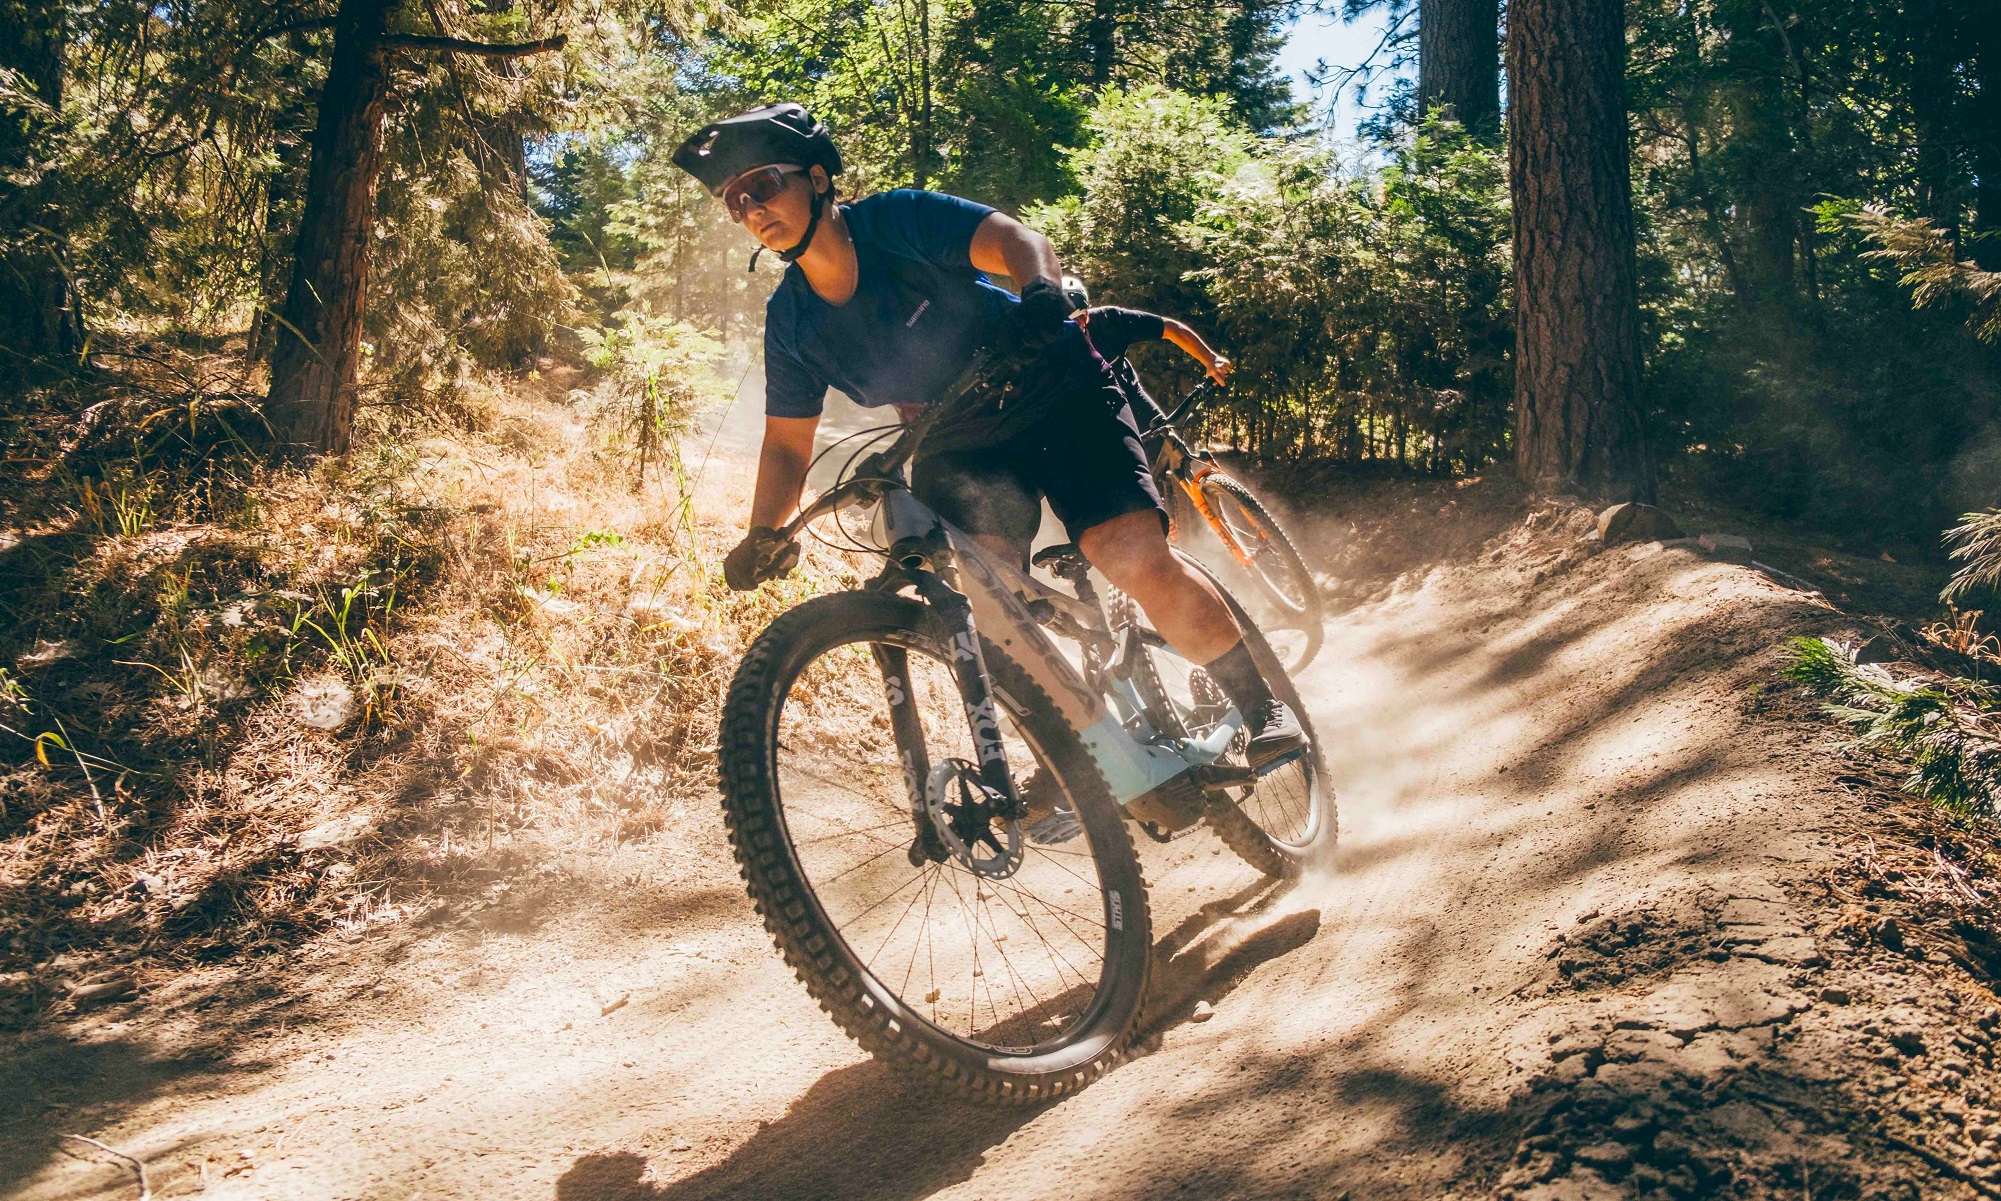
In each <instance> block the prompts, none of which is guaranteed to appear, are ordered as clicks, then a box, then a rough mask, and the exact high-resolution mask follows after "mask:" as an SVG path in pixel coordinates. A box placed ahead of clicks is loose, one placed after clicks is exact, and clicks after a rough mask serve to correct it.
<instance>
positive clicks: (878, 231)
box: [857, 188, 994, 271]
mask: <svg viewBox="0 0 2001 1201" xmlns="http://www.w3.org/2000/svg"><path fill="white" fill-rule="evenodd" d="M862 204H863V205H866V206H868V209H869V213H868V218H869V232H870V234H871V235H872V236H873V237H874V239H875V241H876V244H877V245H878V246H881V247H882V248H883V249H884V250H887V251H889V252H890V253H891V254H896V255H901V256H902V257H904V258H909V259H916V260H918V261H919V262H925V263H936V264H938V265H940V266H943V267H957V268H960V269H962V270H966V271H971V270H972V269H973V231H974V230H976V229H978V228H979V227H980V222H982V221H985V220H986V219H987V217H988V216H989V215H991V214H992V213H993V211H994V210H993V209H990V208H988V207H987V206H986V205H984V204H975V203H973V202H972V201H970V200H962V199H960V198H959V197H957V196H947V195H945V194H944V193H943V192H920V191H917V190H915V189H914V188H899V189H897V190H896V191H894V192H884V193H882V194H881V195H879V196H872V197H870V198H869V199H867V200H865V201H863V202H862ZM857 207H860V206H859V205H858V206H857Z"/></svg>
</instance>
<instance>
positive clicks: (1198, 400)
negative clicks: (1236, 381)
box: [1146, 379, 1224, 436]
mask: <svg viewBox="0 0 2001 1201" xmlns="http://www.w3.org/2000/svg"><path fill="white" fill-rule="evenodd" d="M1223 388H1224V385H1222V384H1219V383H1217V382H1216V381H1215V380H1213V379H1204V380H1203V381H1202V382H1201V383H1199V384H1197V385H1195V386H1194V387H1193V388H1190V389H1189V390H1188V395H1186V396H1184V397H1182V398H1181V403H1180V404H1178V405H1175V406H1174V411H1173V412H1171V413H1168V414H1167V415H1165V416H1163V417H1162V418H1161V419H1160V420H1159V421H1156V422H1154V424H1153V427H1152V428H1151V429H1149V430H1147V431H1146V432H1147V434H1148V435H1149V436H1150V435H1153V434H1157V433H1160V432H1161V431H1162V430H1164V429H1167V428H1168V427H1170V426H1174V425H1179V424H1180V423H1181V422H1182V421H1183V420H1184V419H1185V418H1187V417H1189V416H1190V415H1192V414H1193V413H1194V412H1195V410H1197V409H1199V408H1201V407H1202V406H1203V405H1205V404H1207V403H1208V402H1209V400H1210V399H1211V398H1212V397H1215V396H1217V395H1219V394H1221V393H1222V391H1223Z"/></svg>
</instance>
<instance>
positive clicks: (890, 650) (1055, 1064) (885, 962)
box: [721, 592, 1150, 1103]
mask: <svg viewBox="0 0 2001 1201" xmlns="http://www.w3.org/2000/svg"><path fill="white" fill-rule="evenodd" d="M948 644H949V638H948V636H947V631H946V630H945V628H944V626H943V623H942V622H941V621H940V619H939V618H938V616H937V614H936V613H935V611H933V610H931V609H930V608H929V607H927V606H925V605H923V604H920V603H919V602H917V601H914V600H910V599H907V598H904V597H898V596H890V595H886V594H882V593H868V592H852V593H841V594H836V595H832V596H825V597H819V598H816V599H814V600H810V601H808V602H806V603H805V604H803V605H801V606H799V607H798V608H796V609H794V610H792V611H791V612H789V613H786V614H785V615H783V616H782V617H780V618H779V619H778V620H777V621H775V622H773V623H772V625H771V627H770V628H769V629H767V630H766V631H765V632H764V634H763V635H761V636H760V637H759V638H758V640H757V642H756V643H755V644H753V646H752V647H751V649H750V652H749V653H748V654H747V655H746V656H745V658H744V662H743V665H742V667H741V668H739V670H738V672H737V676H736V679H735V681H734V682H733V683H732V685H731V688H730V695H729V701H728V704H727V706H726V708H725V712H724V717H723V726H722V736H721V743H722V749H723V763H722V768H723V804H724V813H725V816H726V818H727V819H728V823H729V828H730V839H731V843H732V846H733V848H734V850H735V852H736V857H737V860H738V862H739V864H740V865H741V866H742V868H743V875H744V880H745V882H746V884H747V886H748V888H749V891H750V895H751V899H752V900H753V901H754V902H756V904H757V908H758V912H759V913H760V914H761V915H762V916H763V918H764V923H765V927H766V928H767V929H768V930H769V931H770V932H771V935H772V937H773V939H774V940H775V941H776V943H777V945H778V949H779V951H780V953H781V954H783V955H784V957H785V959H786V962H787V963H789V964H790V965H791V966H792V968H793V970H794V971H795V972H796V973H797V974H798V976H799V978H800V980H801V981H802V982H803V983H804V984H805V985H806V987H807V990H808V991H809V992H811V993H812V995H813V996H814V998H815V999H816V1000H818V1001H819V1003H820V1005H821V1007H822V1008H823V1009H825V1010H826V1011H827V1012H828V1014H829V1015H830V1016H832V1017H833V1019H834V1020H835V1022H836V1023H838V1024H839V1025H840V1026H841V1027H842V1029H844V1030H845V1031H846V1032H847V1033H848V1035H849V1036H850V1037H852V1038H854V1039H855V1041H856V1042H858V1043H860V1044H861V1045H862V1046H863V1047H865V1048H867V1049H868V1050H869V1051H870V1052H871V1053H873V1054H874V1055H876V1056H877V1057H878V1058H881V1059H883V1060H885V1061H887V1062H889V1063H891V1064H892V1065H894V1066H896V1067H898V1068H901V1069H904V1070H906V1071H909V1072H912V1073H914V1074H916V1075H917V1076H919V1077H920V1078H922V1079H923V1080H925V1081H926V1082H928V1083H930V1084H933V1085H936V1086H940V1087H942V1088H945V1089H947V1090H949V1091H952V1092H956V1093H959V1094H962V1095H965V1096H969V1097H972V1098H974V1099H978V1100H982V1101H990V1102H996V1103H1012V1102H1029V1101H1035V1100H1040V1099H1044V1098H1048V1097H1053V1096H1057V1095H1059V1094H1062V1093H1066V1092H1069V1091H1072V1090H1074V1089H1076V1088H1079V1087H1082V1086H1083V1085H1085V1084H1088V1083H1089V1082H1090V1081H1091V1080H1093V1079H1095V1078H1096V1077H1098V1076H1099V1075H1101V1074H1103V1072H1105V1071H1106V1070H1107V1069H1108V1068H1110V1067H1111V1066H1112V1065H1113V1064H1115V1063H1116V1062H1117V1061H1118V1059H1119V1058H1120V1057H1121V1056H1122V1055H1123V1053H1124V1051H1125V1049H1126V1047H1127V1045H1128V1043H1129V1042H1130V1040H1131V1038H1132V1036H1133V1032H1134V1029H1135V1027H1136V1025H1137V1022H1138V1017H1139V1012H1140V1005H1141V1002H1142V1000H1143V998H1144V994H1145V991H1146V984H1147V975H1148V971H1149V965H1150V945H1149V940H1150V931H1149V923H1148V911H1147V902H1146V892H1145V885H1144V882H1143V881H1142V880H1141V878H1140V870H1139V864H1138V860H1137V858H1136V857H1135V855H1134V853H1133V846H1132V842H1131V839H1130V837H1129V836H1128V834H1127V833H1126V830H1125V828H1124V825H1123V822H1122V820H1121V814H1120V811H1119V809H1118V806H1117V805H1116V803H1114V801H1113V800H1112V797H1111V794H1110V792H1109V790H1108V789H1107V787H1106V785H1105V782H1104V779H1103V777H1102V776H1101V775H1100V774H1099V772H1098V769H1097V767H1096V765H1095V764H1094V763H1093V762H1092V761H1091V759H1090V757H1089V755H1088V754H1087V753H1086V752H1085V750H1084V747H1083V745H1082V743H1081V742H1080V741H1079V739H1078V736H1077V734H1076V732H1075V731H1073V730H1071V729H1070V728H1069V727H1068V726H1067V725H1066V724H1065V723H1063V722H1062V720H1061V719H1060V718H1058V717H1057V716H1056V710H1055V708H1054V706H1053V705H1052V704H1050V702H1049V700H1048V698H1047V697H1046V696H1044V695H1043V694H1042V692H1041V690H1040V689H1039V688H1038V687H1037V686H1036V685H1035V684H1034V683H1033V682H1032V681H1031V680H1030V679H1029V677H1028V676H1027V674H1026V673H1025V672H1024V671H1022V670H1021V668H1020V667H1019V666H1018V665H1016V664H1015V663H1014V662H1013V661H1012V660H1011V659H1009V658H1008V657H1007V656H1006V655H1005V654H1004V653H1002V652H1001V651H1000V650H999V649H998V648H996V647H994V646H992V645H991V644H988V645H987V646H986V647H985V648H984V650H985V655H986V662H987V668H988V673H989V676H990V677H991V679H992V683H993V686H994V695H995V698H996V702H997V703H996V708H997V710H998V711H999V713H1000V716H1001V729H1002V737H1003V739H1004V741H1005V743H1006V745H1007V747H1008V749H1009V754H1010V758H1011V759H1012V760H1013V762H1011V763H1010V769H1011V771H1012V773H1013V776H1014V779H1015V780H1016V781H1017V784H1019V783H1020V782H1021V781H1024V780H1026V779H1027V778H1028V777H1029V776H1030V775H1031V773H1034V772H1036V771H1037V770H1038V769H1040V771H1041V772H1042V773H1043V783H1042V785H1041V787H1044V788H1047V787H1052V786H1053V787H1054V788H1057V789H1060V792H1061V796H1062V798H1063V800H1064V802H1065V803H1067V804H1068V806H1069V807H1070V808H1072V809H1073V810H1074V811H1075V813H1076V814H1077V818H1078V822H1079V824H1080V825H1081V827H1082V833H1081V835H1080V836H1077V837H1073V838H1071V839H1070V840H1069V841H1067V842H1062V843H1058V844H1056V845H1050V846H1043V845H1036V844H1033V843H1031V842H1029V841H1028V840H1026V839H1016V840H1014V848H1013V853H1015V854H1016V855H1018V857H1019V858H1018V863H1016V864H1015V865H1014V866H1012V867H1005V866H1004V867H1002V868H999V869H996V868H994V867H993V866H992V864H991V863H989V864H988V865H987V866H986V867H985V868H984V869H980V870H976V868H975V866H974V863H973V860H972V858H970V857H963V856H957V855H948V856H947V857H946V859H945V860H944V861H943V862H935V861H933V860H931V859H929V858H926V857H925V856H924V855H922V854H921V853H918V854H913V853H912V844H913V842H914V841H916V839H917V835H918V831H919V825H918V820H917V819H916V818H914V817H913V815H912V813H911V805H910V801H909V798H908V793H907V790H906V787H905V783H904V779H905V771H906V770H907V769H908V767H909V765H910V762H911V761H910V760H909V759H907V758H906V757H905V755H906V753H907V752H910V751H912V750H914V749H917V748H912V747H909V746H904V745H899V740H898V738H897V735H896V733H895V732H894V729H893V726H892V723H891V709H890V704H889V700H888V697H889V695H890V693H891V692H892V691H895V692H897V693H899V694H907V695H908V696H909V697H910V698H911V699H912V701H913V702H914V704H915V709H916V712H917V714H918V717H919V724H920V725H921V727H922V729H921V731H920V733H921V737H922V740H923V745H922V748H921V749H922V753H923V755H924V757H925V758H926V759H927V760H928V764H929V766H930V767H932V768H937V767H938V766H939V765H941V764H949V763H951V762H952V761H954V760H957V761H961V762H965V763H970V761H971V759H972V756H973V747H972V739H971V737H970V735H969V733H968V728H967V718H966V714H965V711H964V709H963V708H962V707H961V705H960V700H959V696H958V693H957V690H956V687H955V685H954V683H953V679H952V675H951V656H950V653H949V652H948V651H947V649H946V647H947V645H948ZM878 652H881V653H880V654H878ZM885 664H887V665H888V666H887V668H885V666H883V665H885ZM947 771H948V772H949V771H950V769H949V768H948V769H947ZM934 795H935V796H937V797H939V798H940V801H939V803H940V806H941V808H940V809H939V811H938V812H940V813H943V812H944V811H945V810H950V809H951V808H952V806H953V803H954V797H955V795H956V794H955V793H954V792H953V790H952V788H951V787H950V781H948V782H947V787H945V788H943V789H942V790H941V791H939V792H937V793H935V794H934ZM962 818H964V811H963V809H961V811H960V812H959V815H958V816H957V817H953V818H951V821H957V822H960V824H959V825H957V826H955V827H954V828H955V829H957V830H958V831H959V832H960V834H962V835H964V834H966V833H967V832H969V831H975V830H976V829H979V828H984V829H986V830H989V831H990V832H992V833H993V834H994V835H995V836H996V845H997V846H1001V847H1005V846H1007V845H1008V844H1009V842H1010V839H1009V836H1008V831H1007V829H1006V823H1004V822H997V821H994V822H990V821H987V819H985V818H980V819H979V820H978V821H975V822H974V823H973V824H972V825H968V824H965V823H964V822H963V821H962V820H961V819H962ZM932 820H940V821H942V820H944V819H942V818H940V819H932ZM946 824H950V823H949V822H948V823H946ZM1017 833H1018V831H1017ZM967 841H971V840H970V839H968V840H967Z"/></svg>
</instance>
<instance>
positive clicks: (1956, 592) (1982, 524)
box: [1938, 509, 2001, 604]
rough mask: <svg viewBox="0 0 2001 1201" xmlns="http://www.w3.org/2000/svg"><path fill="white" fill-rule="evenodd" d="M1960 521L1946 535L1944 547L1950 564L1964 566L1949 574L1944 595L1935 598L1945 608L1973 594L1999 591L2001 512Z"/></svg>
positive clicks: (1967, 517) (2000, 576)
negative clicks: (1946, 549) (1946, 547)
mask: <svg viewBox="0 0 2001 1201" xmlns="http://www.w3.org/2000/svg"><path fill="white" fill-rule="evenodd" d="M1959 520H1960V524H1959V525H1956V526H1954V527H1953V528H1952V529H1949V530H1947V531H1946V532H1945V544H1946V546H1948V547H1950V548H1951V550H1950V554H1951V556H1952V558H1953V560H1954V561H1955V562H1959V563H1963V564H1965V566H1963V567H1961V568H1959V569H1958V570H1957V571H1955V572H1953V573H1952V579H1951V581H1950V582H1948V583H1947V584H1946V586H1945V591H1943V592H1941V593H1939V594H1938V595H1939V599H1940V600H1942V601H1944V602H1946V603H1947V604H1952V603H1954V602H1956V601H1959V600H1961V599H1963V598H1965V597H1966V596H1968V595H1970V594H1973V593H1977V592H1983V591H1992V590H2001V509H1994V510H1989V511H1988V512H1985V513H1968V514H1965V515H1964V516H1962V517H1961V518H1960V519H1959Z"/></svg>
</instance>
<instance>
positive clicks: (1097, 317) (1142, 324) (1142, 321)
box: [1090, 304, 1167, 361]
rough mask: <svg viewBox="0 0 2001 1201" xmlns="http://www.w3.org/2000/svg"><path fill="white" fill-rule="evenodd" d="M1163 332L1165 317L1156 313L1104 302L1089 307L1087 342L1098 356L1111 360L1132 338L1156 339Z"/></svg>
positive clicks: (1120, 353) (1135, 340) (1132, 340)
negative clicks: (1089, 342)
mask: <svg viewBox="0 0 2001 1201" xmlns="http://www.w3.org/2000/svg"><path fill="white" fill-rule="evenodd" d="M1166 332H1167V321H1166V319H1165V318H1163V317H1161V316H1160V315H1159V314H1158V313H1148V312H1144V311H1142V310H1140V309H1122V308H1119V307H1118V306H1117V305H1109V304H1108V305H1105V306H1104V307H1102V308H1095V309H1092V310H1091V322H1090V335H1091V345H1092V346H1093V347H1095V348H1096V349H1097V352H1098V357H1100V358H1102V359H1105V360H1108V361H1109V360H1111V359H1116V358H1118V357H1119V356H1120V355H1122V354H1124V353H1125V352H1126V349H1127V348H1128V347H1130V346H1131V345H1132V344H1133V343H1135V342H1157V341H1159V340H1160V339H1161V337H1162V336H1163V335H1164V334H1166Z"/></svg>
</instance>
